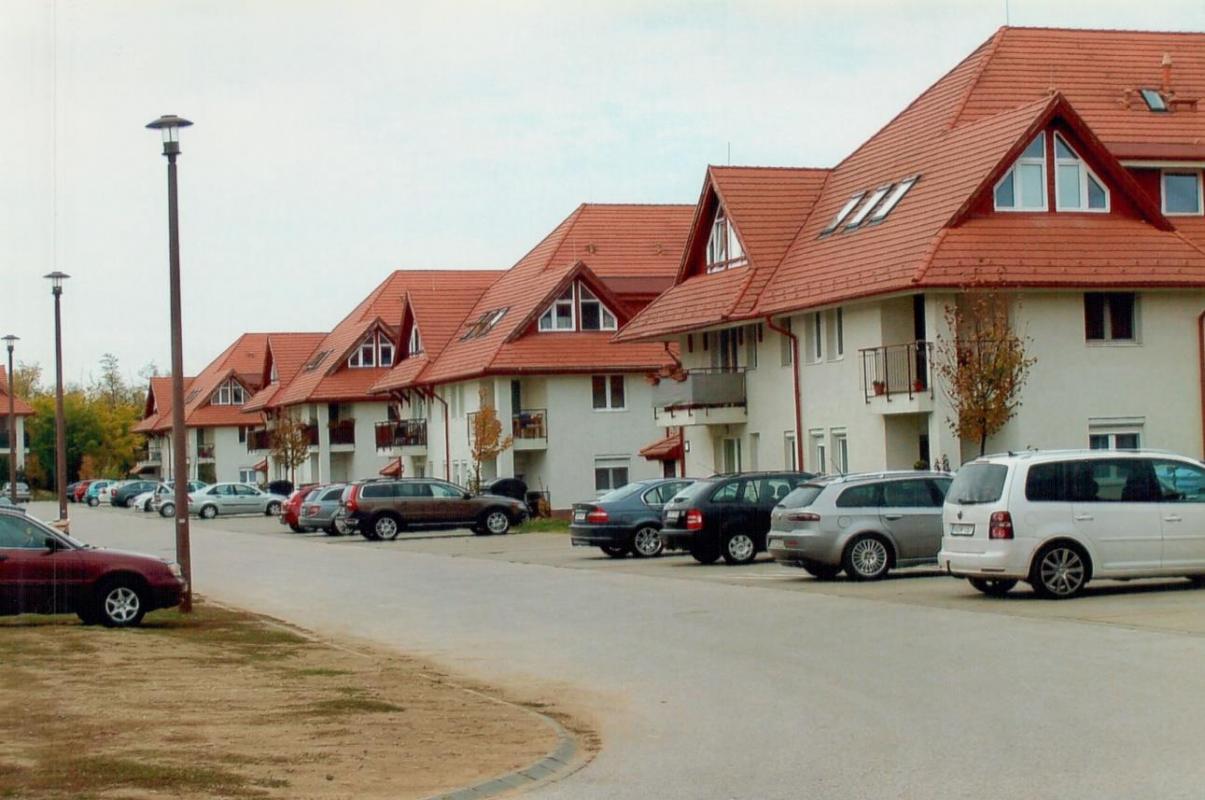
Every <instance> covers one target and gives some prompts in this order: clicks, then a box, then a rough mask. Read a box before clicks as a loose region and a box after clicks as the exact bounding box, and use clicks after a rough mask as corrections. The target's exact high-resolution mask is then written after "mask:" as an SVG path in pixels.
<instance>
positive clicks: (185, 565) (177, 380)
mask: <svg viewBox="0 0 1205 800" xmlns="http://www.w3.org/2000/svg"><path fill="white" fill-rule="evenodd" d="M189 125H192V123H191V122H189V121H188V120H186V119H181V118H180V117H177V116H176V115H175V114H165V115H163V116H162V117H160V118H159V119H157V120H155V121H154V122H151V123H149V124H148V125H147V127H148V128H150V129H151V130H157V131H159V132H160V133H162V134H163V155H165V156H166V157H167V234H168V282H169V284H170V293H171V318H172V488H173V490H174V492H175V496H176V561H178V562H179V563H180V570H181V571H182V572H183V573H184V580H185V588H184V597H183V598H182V599H181V601H180V610H181V611H183V612H185V613H188V612H190V611H192V554H191V553H190V550H189V541H188V453H187V452H185V448H186V447H187V444H186V442H185V431H184V345H183V344H182V333H181V331H182V327H183V326H182V325H181V322H180V214H179V208H178V205H177V197H176V156H178V155H180V129H181V128H187V127H188V126H189Z"/></svg>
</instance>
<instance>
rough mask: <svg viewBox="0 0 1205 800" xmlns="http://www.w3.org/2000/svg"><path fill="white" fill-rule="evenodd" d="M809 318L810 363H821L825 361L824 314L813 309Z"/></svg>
mask: <svg viewBox="0 0 1205 800" xmlns="http://www.w3.org/2000/svg"><path fill="white" fill-rule="evenodd" d="M809 316H810V319H809V320H808V335H809V337H810V338H809V341H808V363H809V364H820V363H823V362H824V351H825V347H824V315H823V313H822V312H820V311H813V312H812V313H811V314H810V315H809Z"/></svg>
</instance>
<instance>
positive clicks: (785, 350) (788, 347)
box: [778, 317, 795, 367]
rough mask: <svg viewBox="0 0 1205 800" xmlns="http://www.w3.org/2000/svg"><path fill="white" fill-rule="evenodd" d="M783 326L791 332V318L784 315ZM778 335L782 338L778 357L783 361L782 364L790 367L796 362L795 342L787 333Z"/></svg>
mask: <svg viewBox="0 0 1205 800" xmlns="http://www.w3.org/2000/svg"><path fill="white" fill-rule="evenodd" d="M781 327H783V328H786V330H787V332H788V333H790V332H791V318H790V317H783V318H782V323H781ZM778 337H779V339H780V340H781V341H780V342H779V348H780V352H779V354H778V359H779V361H780V362H782V366H784V367H789V366H791V365H792V364H794V363H795V347H794V343H793V341H792V339H791V337H790V336H788V335H787V334H786V333H779V334H778Z"/></svg>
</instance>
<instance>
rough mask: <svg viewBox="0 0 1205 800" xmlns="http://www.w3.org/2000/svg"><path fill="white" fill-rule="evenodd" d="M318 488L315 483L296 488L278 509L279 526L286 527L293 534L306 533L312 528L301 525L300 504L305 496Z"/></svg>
mask: <svg viewBox="0 0 1205 800" xmlns="http://www.w3.org/2000/svg"><path fill="white" fill-rule="evenodd" d="M316 488H318V484H316V483H303V484H301V486H299V487H298V488H297V491H295V492H293V493H292V494H291V495H289V499H288V500H286V501H284V504H283V505H281V507H280V524H281V525H288V526H289V528H291V529H292V531H293V533H307V532H309V531H312V530H313V528H308V527H306V526H304V525H302V524H301V504H302V502H303V501H304V500H305V496H306V495H307V494H309V493H310V492H312V491H313V490H314V489H316Z"/></svg>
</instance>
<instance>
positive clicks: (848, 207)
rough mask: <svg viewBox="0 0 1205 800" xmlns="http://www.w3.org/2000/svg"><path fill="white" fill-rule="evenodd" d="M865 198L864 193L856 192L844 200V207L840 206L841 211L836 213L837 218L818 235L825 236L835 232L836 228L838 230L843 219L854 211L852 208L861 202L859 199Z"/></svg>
mask: <svg viewBox="0 0 1205 800" xmlns="http://www.w3.org/2000/svg"><path fill="white" fill-rule="evenodd" d="M865 196H866V192H858V193H857V194H855V195H854V196H853V197H851V198H849V199H848V200H846V201H845V205H843V206H841V210H840V211H838V212H837V216H835V217H833V221H832V222H830V223H829V224H828V227H827V228H825V229H824V230H822V231H820V235H821V236H824V235H825V234H829V233H832V232H833V231H835V230H837V228H840V227H841V223H842V222H845V218H846V217H848V216H849V214H850V212H851V211H853V210H854V207H855V206H856V205H858V202H859V201H861V199H862V198H863V197H865Z"/></svg>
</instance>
